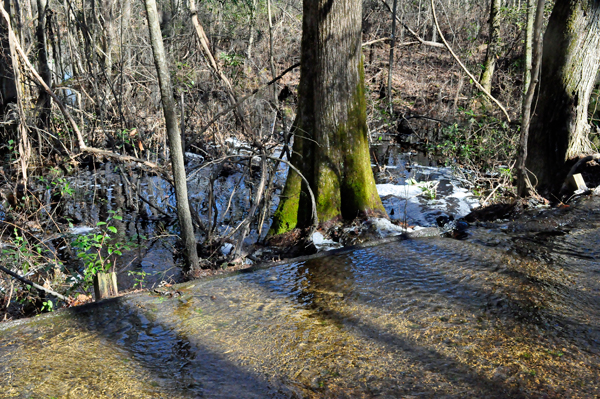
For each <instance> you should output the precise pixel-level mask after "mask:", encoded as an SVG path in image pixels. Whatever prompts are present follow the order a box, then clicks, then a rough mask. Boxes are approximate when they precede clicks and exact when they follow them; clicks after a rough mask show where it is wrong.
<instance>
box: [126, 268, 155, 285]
mask: <svg viewBox="0 0 600 399" xmlns="http://www.w3.org/2000/svg"><path fill="white" fill-rule="evenodd" d="M150 274H152V273H147V272H145V271H141V272H140V271H135V270H129V271H128V272H127V275H128V276H136V277H134V280H135V281H136V282H135V284H134V285H133V288H135V287H137V286H139V287H140V289H143V288H144V282H145V281H146V276H148V275H150Z"/></svg>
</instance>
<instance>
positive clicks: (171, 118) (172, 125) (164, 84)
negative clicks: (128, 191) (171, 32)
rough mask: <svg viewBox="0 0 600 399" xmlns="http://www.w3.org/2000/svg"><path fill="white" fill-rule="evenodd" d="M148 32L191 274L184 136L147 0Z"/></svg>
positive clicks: (193, 257) (151, 2) (194, 259)
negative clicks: (182, 138)
mask: <svg viewBox="0 0 600 399" xmlns="http://www.w3.org/2000/svg"><path fill="white" fill-rule="evenodd" d="M144 4H145V6H146V15H147V18H148V28H149V31H150V42H151V45H152V52H153V54H154V64H155V65H156V71H157V74H158V83H159V86H160V93H161V100H162V104H163V111H164V114H165V123H166V128H167V136H168V138H169V153H170V157H171V166H172V168H173V180H174V183H175V198H176V200H177V216H178V218H179V226H180V228H181V239H182V241H183V245H184V260H185V268H184V272H186V273H189V272H191V271H193V270H194V269H195V268H197V267H198V253H197V251H196V238H195V236H194V226H193V224H192V214H191V212H190V205H189V201H188V195H187V185H186V176H185V168H184V161H183V151H182V150H181V134H180V132H179V124H178V121H177V115H176V113H175V100H174V98H173V87H172V85H171V78H170V75H169V67H168V63H167V58H166V55H165V48H164V45H163V41H162V34H161V31H160V25H159V22H158V12H157V9H156V1H155V0H145V2H144Z"/></svg>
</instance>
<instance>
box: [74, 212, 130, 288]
mask: <svg viewBox="0 0 600 399" xmlns="http://www.w3.org/2000/svg"><path fill="white" fill-rule="evenodd" d="M108 212H109V216H108V218H107V219H106V221H105V222H98V223H97V224H96V226H97V227H98V228H99V232H94V233H90V234H85V235H80V236H78V237H77V238H76V239H75V240H74V241H73V243H72V244H71V246H72V247H73V248H75V249H76V250H77V257H78V258H80V259H81V260H82V261H83V264H84V270H83V282H82V283H83V287H84V289H85V290H86V291H87V290H88V289H89V287H90V286H91V285H92V283H93V278H94V276H95V275H96V274H98V273H100V272H102V273H108V272H109V271H110V270H111V269H112V268H113V266H114V264H115V261H116V259H117V257H119V256H121V255H123V252H122V251H125V250H129V249H131V248H133V247H134V246H135V243H134V242H133V241H128V242H120V241H117V240H116V239H115V237H114V235H115V234H117V228H116V227H115V226H113V225H111V224H110V222H111V221H112V220H123V219H122V217H121V216H119V215H117V212H116V211H108Z"/></svg>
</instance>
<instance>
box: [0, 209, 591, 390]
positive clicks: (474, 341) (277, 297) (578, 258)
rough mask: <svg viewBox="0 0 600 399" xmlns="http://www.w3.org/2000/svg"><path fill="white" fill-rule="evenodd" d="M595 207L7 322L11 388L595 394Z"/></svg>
mask: <svg viewBox="0 0 600 399" xmlns="http://www.w3.org/2000/svg"><path fill="white" fill-rule="evenodd" d="M599 208H600V200H599V199H598V198H592V199H587V200H583V201H582V202H581V203H580V204H578V205H576V206H573V207H571V208H569V209H557V210H552V211H544V212H539V213H535V214H529V215H526V216H525V217H524V218H523V219H521V220H519V221H514V222H508V221H506V222H497V223H490V224H481V225H479V226H476V227H473V228H471V229H470V230H469V231H468V234H469V236H468V238H467V239H466V240H464V241H458V240H453V239H449V238H419V239H410V240H400V239H399V240H398V241H394V242H391V243H387V244H383V245H377V246H371V247H363V248H355V249H353V250H350V251H346V252H344V253H339V254H337V255H334V256H327V257H320V258H316V259H311V260H308V261H302V262H293V263H289V264H283V265H277V266H271V267H265V268H254V269H250V270H248V271H244V272H241V273H238V274H235V275H230V276H227V277H220V278H213V279H206V280H198V281H194V282H190V283H186V284H183V285H180V286H177V287H171V288H169V289H163V291H160V292H154V291H153V292H144V293H138V294H134V295H129V296H125V297H121V298H116V299H113V300H110V301H108V302H106V303H102V304H99V305H96V304H92V305H88V306H84V307H80V308H72V309H69V310H66V311H60V312H57V313H55V314H50V315H45V316H41V317H38V318H34V319H28V320H18V321H15V322H10V323H5V324H3V325H0V386H1V387H3V389H2V390H0V398H30V397H35V398H48V397H57V398H59V397H60V398H83V397H85V398H94V397H98V398H100V397H102V398H122V397H127V398H199V397H207V398H267V397H282V398H287V397H299V398H301V397H310V398H374V397H382V398H383V397H385V398H395V397H396V398H417V397H436V398H438V397H447V398H484V397H485V398H507V397H511V398H519V397H535V398H542V397H546V398H566V397H568V398H577V397H580V398H590V397H597V396H598V395H600V365H599V361H600V260H599V259H600V211H599Z"/></svg>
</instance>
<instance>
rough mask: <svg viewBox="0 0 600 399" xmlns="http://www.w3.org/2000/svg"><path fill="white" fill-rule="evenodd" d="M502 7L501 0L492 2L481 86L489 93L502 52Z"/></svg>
mask: <svg viewBox="0 0 600 399" xmlns="http://www.w3.org/2000/svg"><path fill="white" fill-rule="evenodd" d="M500 6H501V1H500V0H491V5H490V20H489V27H490V38H489V41H488V48H487V52H486V53H485V61H484V63H483V72H482V73H481V85H482V86H483V87H484V88H485V90H486V91H487V92H488V93H491V92H492V79H493V77H494V70H495V69H496V58H497V57H498V53H499V50H500V16H499V13H498V11H499V10H500Z"/></svg>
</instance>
